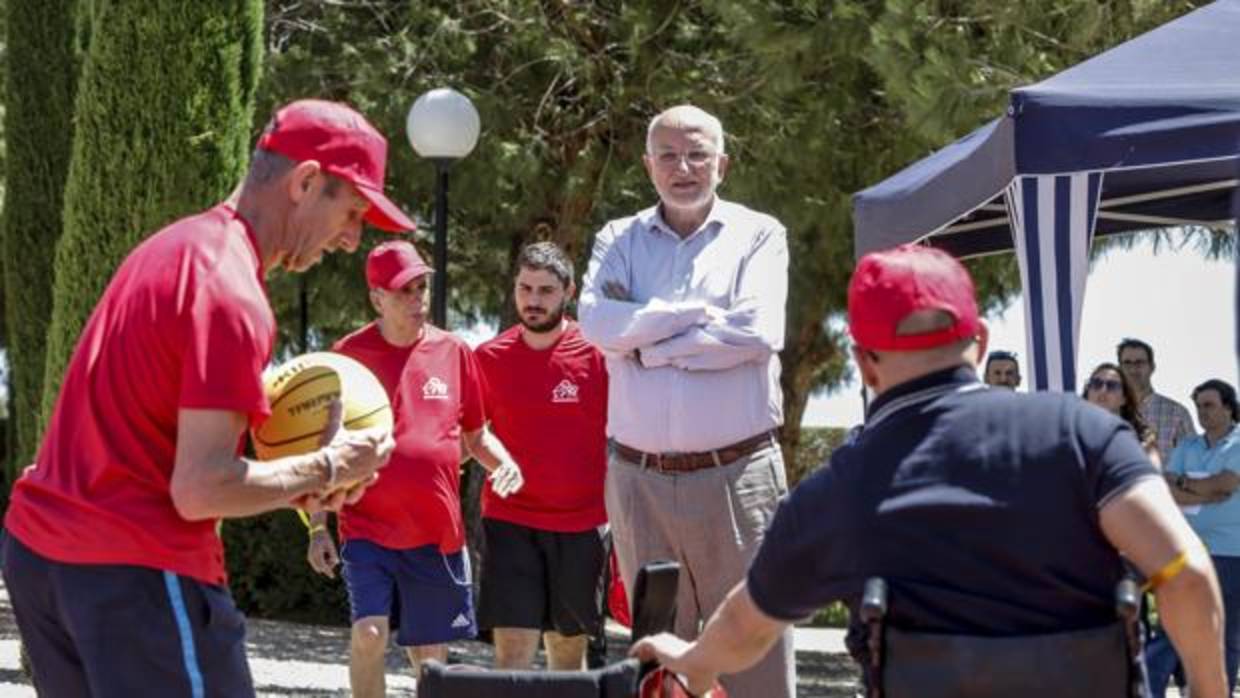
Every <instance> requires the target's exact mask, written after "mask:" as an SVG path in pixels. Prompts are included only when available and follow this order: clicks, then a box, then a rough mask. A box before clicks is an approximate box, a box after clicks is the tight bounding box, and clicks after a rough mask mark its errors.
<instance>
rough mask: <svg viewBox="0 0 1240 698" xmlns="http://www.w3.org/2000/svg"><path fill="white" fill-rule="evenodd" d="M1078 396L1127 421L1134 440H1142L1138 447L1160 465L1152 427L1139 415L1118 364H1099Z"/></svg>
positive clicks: (1135, 398) (1131, 390)
mask: <svg viewBox="0 0 1240 698" xmlns="http://www.w3.org/2000/svg"><path fill="white" fill-rule="evenodd" d="M1081 395H1082V397H1084V398H1085V399H1086V400H1088V401H1089V402H1092V403H1094V404H1095V405H1097V406H1099V407H1101V408H1102V409H1104V410H1106V411H1108V412H1110V413H1111V414H1114V415H1116V416H1118V417H1119V418H1120V419H1122V420H1124V421H1125V422H1128V424H1129V426H1131V427H1132V430H1133V431H1134V432H1136V434H1137V440H1138V441H1140V442H1141V447H1142V448H1144V449H1145V453H1146V454H1147V455H1148V456H1149V457H1150V461H1151V462H1153V463H1154V465H1155V466H1157V467H1159V468H1161V467H1162V458H1161V457H1160V456H1159V454H1158V443H1157V441H1156V440H1155V434H1154V430H1153V429H1151V428H1150V427H1149V425H1148V424H1146V422H1145V419H1143V418H1142V417H1141V409H1140V407H1138V405H1139V404H1140V403H1139V402H1138V401H1137V393H1136V391H1135V390H1134V389H1133V387H1132V383H1129V382H1128V378H1127V377H1125V376H1124V372H1123V371H1121V370H1120V369H1119V366H1116V365H1115V364H1113V363H1110V362H1106V363H1101V364H1098V366H1097V367H1096V368H1095V369H1094V370H1093V372H1092V373H1090V374H1089V380H1087V381H1085V389H1084V391H1082V393H1081Z"/></svg>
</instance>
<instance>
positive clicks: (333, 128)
mask: <svg viewBox="0 0 1240 698" xmlns="http://www.w3.org/2000/svg"><path fill="white" fill-rule="evenodd" d="M258 147H259V148H262V149H263V150H268V151H271V152H273V153H279V154H280V155H283V156H285V157H287V158H291V159H292V160H295V161H297V162H304V161H306V160H314V161H316V162H318V163H319V165H320V166H321V167H322V168H323V171H324V172H328V173H331V174H333V175H335V176H337V177H339V178H341V179H343V180H345V181H347V182H349V183H350V184H352V185H353V186H354V187H356V188H357V193H359V194H361V195H362V196H363V197H365V199H366V200H367V201H369V202H370V208H369V209H368V210H367V211H366V222H368V223H370V224H371V225H373V226H375V227H376V228H379V229H380V230H386V231H388V232H393V233H399V232H403V231H406V230H413V229H414V228H416V227H417V225H416V224H415V223H414V222H413V221H412V220H410V219H409V216H406V215H405V214H404V212H403V211H401V210H400V208H399V207H397V206H396V204H394V203H392V201H391V200H390V199H388V198H387V197H386V196H384V194H383V174H384V167H385V163H386V162H387V139H385V138H384V137H383V136H382V135H381V134H380V133H379V132H378V131H377V130H375V127H374V126H371V125H370V122H368V121H366V119H365V117H363V116H362V115H361V114H359V113H357V112H356V111H354V110H353V109H351V108H350V107H348V106H346V105H344V104H340V103H339V102H327V101H323V100H320V99H302V100H298V101H296V102H292V103H290V104H287V105H285V106H284V107H282V108H281V109H280V110H279V111H278V112H276V115H275V118H273V119H272V120H271V123H270V124H269V125H268V126H267V130H266V131H264V132H263V135H262V136H261V137H260V138H259V139H258Z"/></svg>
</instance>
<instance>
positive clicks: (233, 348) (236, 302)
mask: <svg viewBox="0 0 1240 698" xmlns="http://www.w3.org/2000/svg"><path fill="white" fill-rule="evenodd" d="M271 333H272V328H271V326H270V324H269V322H267V321H266V320H265V319H264V317H263V313H261V312H259V310H258V309H256V308H255V307H254V305H253V304H252V303H250V302H247V301H246V299H244V298H239V297H237V296H236V295H235V294H223V293H220V292H219V290H218V289H217V288H215V287H213V286H211V285H210V284H205V285H204V286H202V287H200V288H199V289H198V293H197V295H196V296H195V298H194V301H193V303H192V305H191V306H190V308H189V317H188V324H187V327H186V337H185V351H184V355H183V357H182V364H181V389H180V395H179V399H178V405H179V406H180V407H182V408H189V409H218V410H228V411H232V412H241V413H244V414H246V415H247V416H248V417H249V418H250V419H251V420H252V421H253V420H255V419H261V418H263V417H266V416H268V415H269V414H271V407H270V406H269V405H268V404H267V397H266V394H265V392H264V390H263V379H262V374H263V368H264V367H265V366H266V364H267V361H268V359H269V358H270V356H271V343H272V335H271Z"/></svg>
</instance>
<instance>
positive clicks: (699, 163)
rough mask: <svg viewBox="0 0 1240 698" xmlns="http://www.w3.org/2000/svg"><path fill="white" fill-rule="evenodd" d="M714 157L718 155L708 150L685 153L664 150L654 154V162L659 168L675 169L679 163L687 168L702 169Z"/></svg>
mask: <svg viewBox="0 0 1240 698" xmlns="http://www.w3.org/2000/svg"><path fill="white" fill-rule="evenodd" d="M716 155H718V153H715V152H712V151H709V150H690V151H689V152H687V153H678V152H676V151H674V150H664V151H660V152H658V153H655V154H654V161H655V162H657V163H659V166H660V167H676V166H678V165H680V163H681V161H684V162H685V163H686V164H687V165H689V167H704V166H706V165H707V164H709V163H710V162H711V161H712V160H714V159H715V156H716Z"/></svg>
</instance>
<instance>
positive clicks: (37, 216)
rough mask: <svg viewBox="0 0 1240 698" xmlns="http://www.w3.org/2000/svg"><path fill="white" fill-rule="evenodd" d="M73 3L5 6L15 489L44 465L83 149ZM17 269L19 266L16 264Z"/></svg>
mask: <svg viewBox="0 0 1240 698" xmlns="http://www.w3.org/2000/svg"><path fill="white" fill-rule="evenodd" d="M74 5H75V3H74V2H73V0H47V1H46V2H33V3H23V2H11V3H6V5H5V12H6V18H5V25H6V30H7V33H6V35H5V43H6V61H5V96H4V107H5V110H4V133H5V136H6V157H5V161H4V166H5V182H6V187H5V190H4V197H5V200H4V232H3V247H2V250H3V252H2V254H0V256H3V258H4V259H5V260H8V261H9V262H10V263H8V264H5V268H4V284H3V286H4V290H5V292H4V299H5V307H4V319H5V347H6V349H7V350H8V352H7V358H8V362H9V370H10V372H11V376H10V379H11V392H10V394H9V399H10V401H11V406H12V407H11V409H10V410H9V418H10V419H11V420H12V421H13V426H12V429H11V434H10V436H11V438H12V440H13V442H12V443H10V444H9V446H10V448H11V449H12V450H11V451H10V452H9V460H8V463H7V466H8V469H7V470H6V473H5V475H6V477H5V480H6V482H7V481H11V480H12V479H13V478H14V477H15V476H16V474H17V472H19V471H20V469H21V468H22V467H23V466H25V465H26V464H27V463H29V462H30V461H31V460H32V459H33V457H34V451H35V449H36V448H37V447H38V439H39V419H38V416H39V409H40V404H41V401H42V395H43V393H42V389H43V362H44V352H45V350H46V346H47V327H48V319H49V318H50V317H51V314H52V266H53V261H54V260H53V250H55V249H56V241H57V239H59V237H60V231H61V202H62V201H63V198H64V186H65V177H66V175H67V174H68V171H69V150H70V144H71V143H72V139H73V112H72V109H71V107H72V105H73V101H74V94H75V91H76V83H77V68H78V67H77V63H76V59H75V51H74V48H73V45H74V44H73V42H74ZM14 262H17V263H14Z"/></svg>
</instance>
